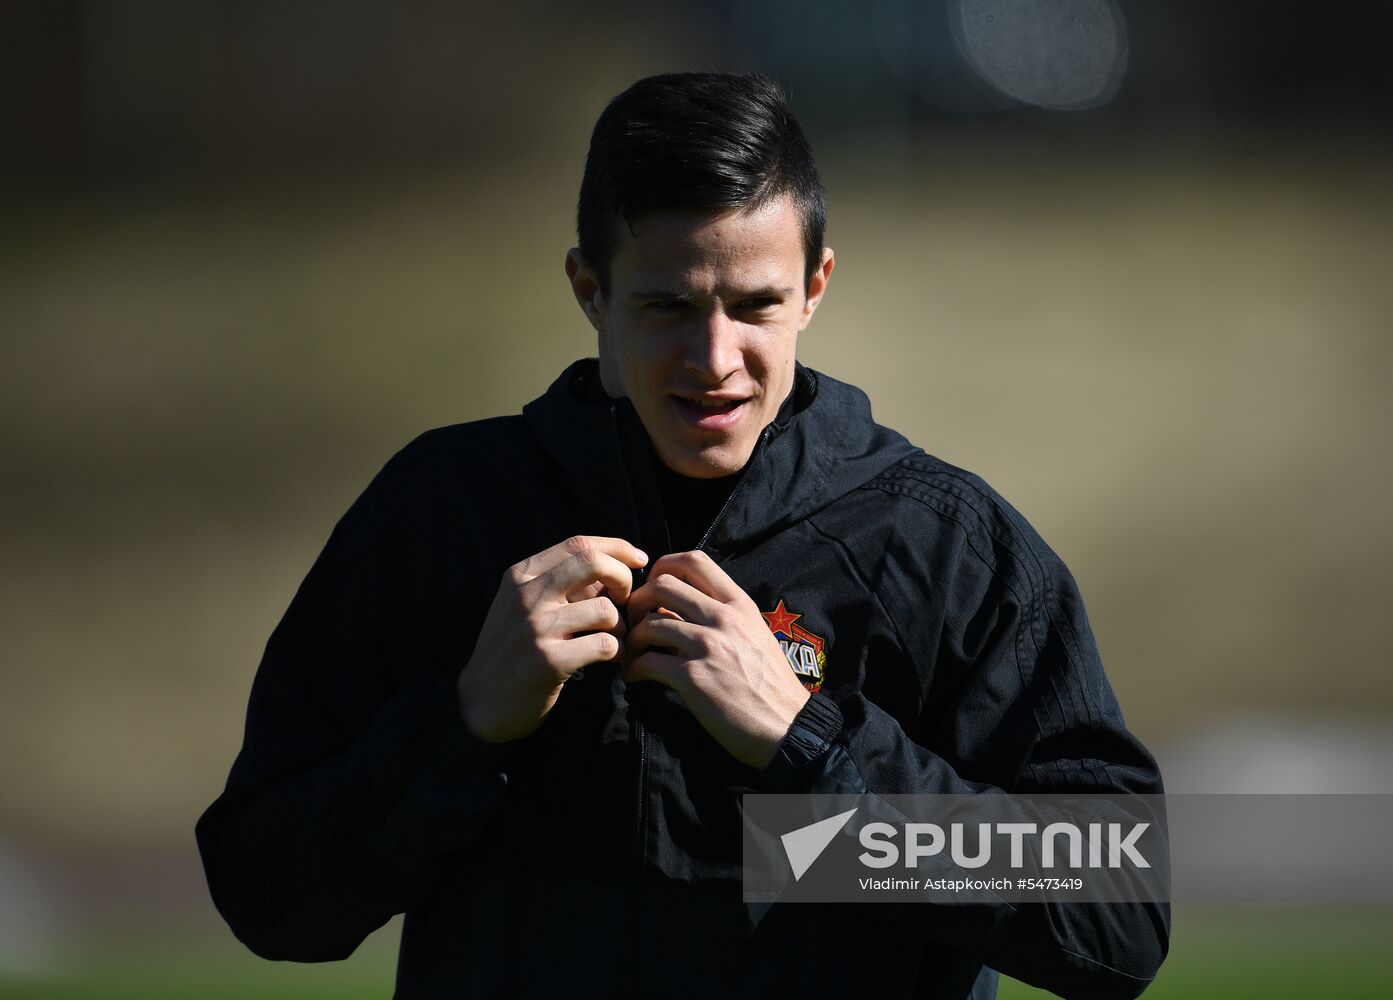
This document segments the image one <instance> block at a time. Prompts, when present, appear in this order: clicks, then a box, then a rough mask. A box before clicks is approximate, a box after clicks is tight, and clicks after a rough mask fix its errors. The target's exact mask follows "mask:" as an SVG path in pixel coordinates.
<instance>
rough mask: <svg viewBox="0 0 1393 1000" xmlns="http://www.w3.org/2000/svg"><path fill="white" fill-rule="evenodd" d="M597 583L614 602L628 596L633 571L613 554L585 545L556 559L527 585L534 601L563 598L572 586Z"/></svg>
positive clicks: (621, 600)
mask: <svg viewBox="0 0 1393 1000" xmlns="http://www.w3.org/2000/svg"><path fill="white" fill-rule="evenodd" d="M596 582H598V583H600V584H602V585H603V586H604V588H605V591H606V592H607V593H608V594H609V595H610V599H611V600H613V601H614V603H616V604H625V603H627V602H628V600H629V590H630V588H632V587H633V585H634V573H633V570H631V569H630V568H629V567H628V566H626V565H624V563H622V562H620V561H619V560H618V559H616V558H614V556H612V555H609V554H608V553H606V552H601V551H600V550H598V549H587V550H586V551H584V552H579V553H577V554H576V555H573V556H571V557H570V558H569V559H567V560H565V561H564V562H561V563H558V564H557V565H556V566H553V567H552V568H551V569H549V570H547V572H545V573H543V574H542V575H541V576H539V577H537V578H536V579H534V580H532V581H531V582H530V583H528V584H527V585H526V587H527V590H528V591H530V593H529V595H528V596H529V597H530V598H532V600H533V601H544V600H565V598H566V595H567V594H569V593H570V592H571V591H573V590H577V589H579V588H580V587H584V586H586V585H588V584H591V583H596Z"/></svg>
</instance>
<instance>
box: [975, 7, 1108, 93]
mask: <svg viewBox="0 0 1393 1000" xmlns="http://www.w3.org/2000/svg"><path fill="white" fill-rule="evenodd" d="M954 5H955V8H956V9H955V10H954V11H952V12H950V17H949V23H950V25H951V27H952V28H953V34H954V38H955V40H956V41H957V43H958V47H959V49H960V50H961V52H962V54H963V56H964V58H966V60H967V61H968V63H969V64H970V65H971V66H972V68H973V69H974V70H976V72H977V74H978V75H979V76H980V77H981V78H982V79H983V80H985V81H986V82H987V83H989V84H991V85H992V86H993V87H995V88H996V89H997V90H999V91H1000V92H1001V93H1003V94H1006V95H1007V96H1009V97H1013V98H1015V99H1016V100H1018V101H1022V102H1024V103H1026V104H1033V105H1035V106H1036V107H1040V108H1050V109H1053V110H1061V111H1079V110H1083V109H1085V108H1096V107H1099V106H1101V105H1103V104H1106V103H1108V101H1110V100H1112V98H1113V97H1114V96H1115V95H1116V94H1117V90H1118V87H1119V86H1121V84H1122V77H1123V75H1124V74H1125V73H1126V71H1127V27H1126V23H1125V22H1124V21H1123V19H1122V12H1121V11H1120V10H1118V8H1117V4H1116V3H1115V2H1114V0H954Z"/></svg>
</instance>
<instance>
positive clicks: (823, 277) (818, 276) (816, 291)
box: [798, 247, 837, 333]
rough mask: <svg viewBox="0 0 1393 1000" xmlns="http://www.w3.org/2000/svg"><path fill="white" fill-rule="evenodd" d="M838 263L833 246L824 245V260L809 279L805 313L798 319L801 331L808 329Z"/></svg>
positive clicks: (804, 306) (804, 302) (804, 305)
mask: <svg viewBox="0 0 1393 1000" xmlns="http://www.w3.org/2000/svg"><path fill="white" fill-rule="evenodd" d="M836 263H837V262H836V258H835V257H834V256H833V254H832V248H831V247H823V248H822V261H821V263H819V264H818V266H817V270H816V271H814V272H813V276H812V277H811V278H810V279H809V280H808V297H807V298H806V299H805V300H804V301H803V315H802V317H801V318H800V319H799V321H798V332H799V333H802V332H803V331H804V330H806V329H807V327H808V323H809V322H810V321H811V320H812V318H813V312H814V311H815V310H816V309H817V307H818V303H820V302H821V301H822V296H823V295H825V294H826V293H827V283H828V282H829V281H831V280H832V268H833V267H835V266H836Z"/></svg>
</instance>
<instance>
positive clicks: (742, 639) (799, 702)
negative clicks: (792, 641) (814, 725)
mask: <svg viewBox="0 0 1393 1000" xmlns="http://www.w3.org/2000/svg"><path fill="white" fill-rule="evenodd" d="M628 613H629V621H630V622H631V623H633V624H632V625H631V627H630V629H629V635H628V645H629V661H628V665H627V666H626V667H625V668H624V678H625V680H629V681H641V680H651V681H657V682H658V683H660V684H666V685H667V686H668V687H670V688H672V689H673V690H674V691H676V692H677V694H678V695H679V696H681V698H682V701H683V703H684V704H685V705H686V706H687V708H688V710H689V711H691V713H692V714H693V715H694V716H696V719H697V721H698V722H700V723H701V725H702V726H703V727H704V728H705V729H706V731H707V732H708V733H710V734H711V735H712V736H714V737H715V738H716V740H717V741H718V742H719V743H720V744H721V746H723V747H725V748H726V749H727V750H728V751H730V753H731V755H732V756H734V757H735V758H736V759H737V760H739V761H741V762H742V763H745V764H748V765H750V766H751V767H756V768H760V769H763V768H765V767H767V766H768V765H769V762H770V761H772V760H773V759H774V753H775V751H776V750H777V749H778V747H779V744H780V743H781V742H782V741H783V738H784V737H785V736H786V735H787V734H788V729H789V726H791V725H792V724H793V719H794V717H795V716H796V715H797V714H798V712H799V711H800V710H801V709H802V707H803V705H804V704H805V703H806V702H807V700H808V697H809V695H808V692H807V689H806V688H804V687H803V685H802V683H801V682H799V680H798V678H797V677H795V676H794V675H793V671H791V670H790V669H789V667H788V660H787V659H785V657H784V654H783V652H782V651H781V650H780V649H779V642H778V640H777V639H775V638H774V633H772V632H770V631H769V626H768V624H766V623H765V621H764V616H763V615H761V614H760V613H759V608H757V607H756V606H755V602H754V601H752V600H751V599H750V597H749V595H748V594H746V593H745V592H744V591H743V590H741V589H740V587H739V586H738V585H737V584H736V583H735V581H734V580H732V579H731V578H730V577H729V576H728V575H727V574H726V572H725V571H724V570H723V569H721V568H720V567H719V566H717V565H716V563H715V562H714V561H712V559H711V557H710V556H708V555H707V554H706V553H704V552H680V553H676V554H674V555H669V556H663V557H662V558H661V559H659V560H658V561H657V562H656V563H654V564H653V569H652V571H651V573H650V575H649V578H648V582H647V583H645V584H644V585H643V586H642V587H640V588H639V589H638V590H636V591H634V593H633V596H632V597H630V598H629V607H628Z"/></svg>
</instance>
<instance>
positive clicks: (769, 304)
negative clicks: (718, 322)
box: [735, 295, 779, 311]
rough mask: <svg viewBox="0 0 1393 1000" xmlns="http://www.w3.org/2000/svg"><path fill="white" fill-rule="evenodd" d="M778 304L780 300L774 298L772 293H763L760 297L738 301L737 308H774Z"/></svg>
mask: <svg viewBox="0 0 1393 1000" xmlns="http://www.w3.org/2000/svg"><path fill="white" fill-rule="evenodd" d="M778 304H779V300H778V299H776V298H774V297H773V296H772V295H762V296H759V297H758V298H753V299H745V300H744V301H743V302H739V303H737V304H736V307H735V308H737V309H751V310H756V311H757V310H761V309H773V308H774V307H775V306H777V305H778Z"/></svg>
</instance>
